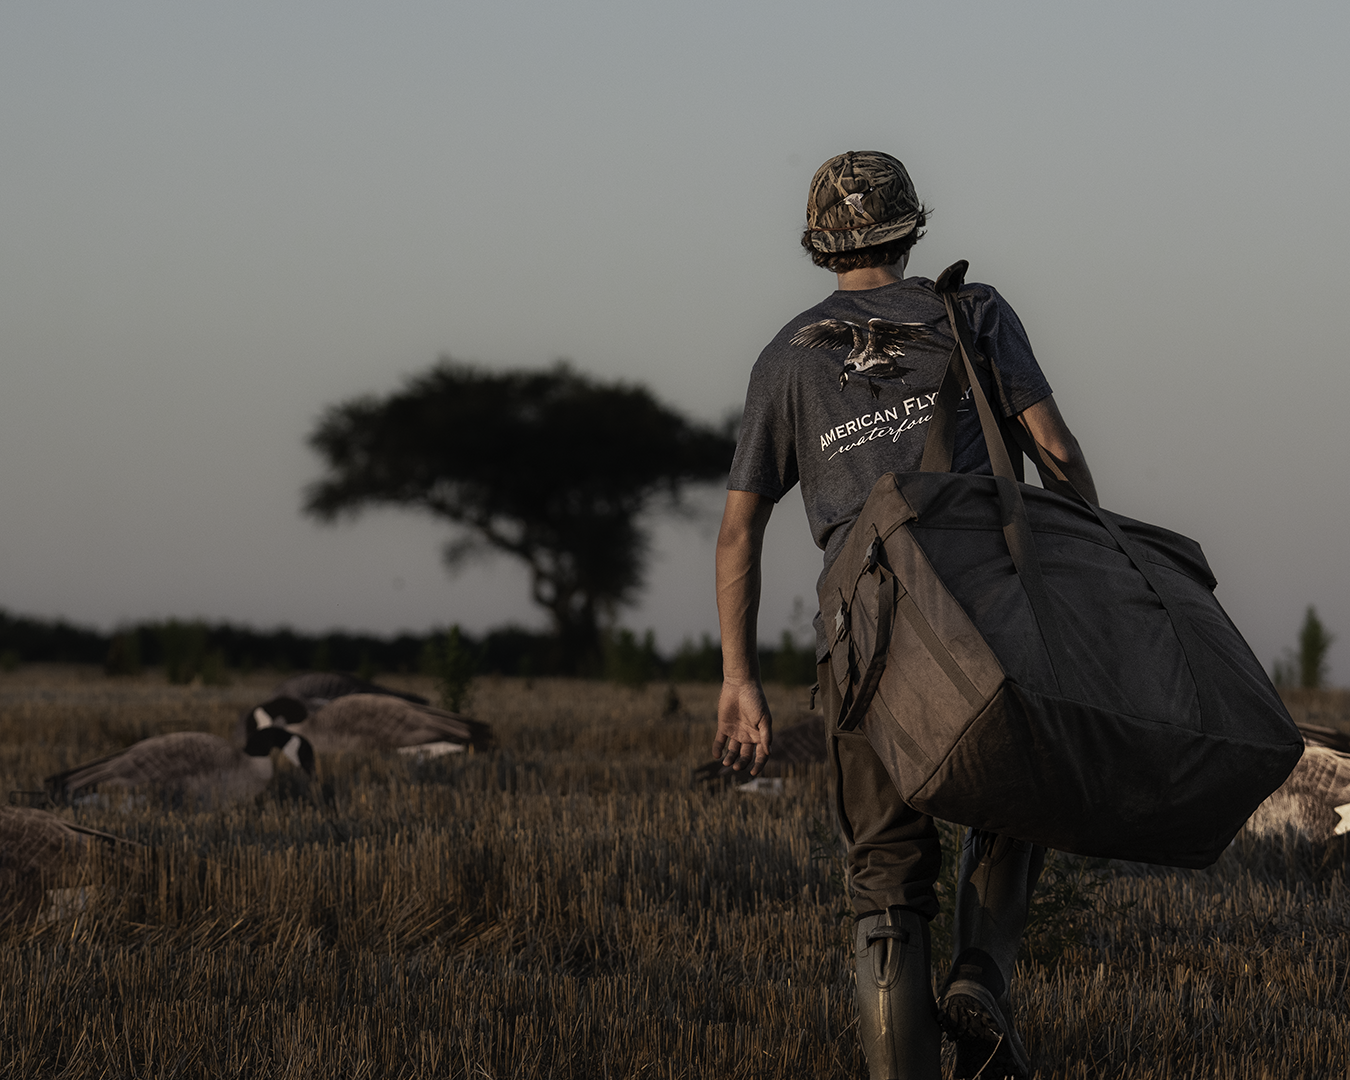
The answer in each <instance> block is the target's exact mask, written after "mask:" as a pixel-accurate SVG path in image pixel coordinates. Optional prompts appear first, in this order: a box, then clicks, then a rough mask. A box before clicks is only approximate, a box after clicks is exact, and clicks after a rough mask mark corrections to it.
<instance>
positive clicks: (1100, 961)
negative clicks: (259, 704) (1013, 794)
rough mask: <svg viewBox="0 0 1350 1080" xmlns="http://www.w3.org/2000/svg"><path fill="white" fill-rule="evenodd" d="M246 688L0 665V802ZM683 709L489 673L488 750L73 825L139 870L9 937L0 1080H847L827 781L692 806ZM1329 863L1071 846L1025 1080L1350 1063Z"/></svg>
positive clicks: (1046, 907) (1347, 968) (231, 705)
mask: <svg viewBox="0 0 1350 1080" xmlns="http://www.w3.org/2000/svg"><path fill="white" fill-rule="evenodd" d="M408 685H409V686H410V687H411V688H419V687H418V684H417V683H416V682H415V681H410V682H409V683H408ZM268 686H269V680H267V679H265V678H260V679H256V680H252V681H249V682H245V683H236V684H235V685H234V686H231V687H227V688H189V687H168V686H165V685H164V684H163V683H161V682H156V681H155V680H153V679H150V678H146V679H142V680H139V681H135V682H126V681H118V682H115V683H114V682H108V681H105V680H103V679H101V678H96V677H93V676H92V675H90V674H88V673H85V672H80V671H60V670H46V671H43V670H37V669H21V670H20V671H19V672H16V673H13V674H9V675H4V676H0V783H3V784H4V785H5V787H6V789H8V788H24V789H28V788H33V787H36V786H38V781H39V780H40V779H41V777H42V776H44V775H46V774H47V773H49V772H52V771H55V770H57V769H59V768H62V767H65V766H67V765H70V764H73V763H75V762H76V761H78V760H82V759H84V758H87V757H90V756H94V755H97V754H101V753H106V752H109V751H111V750H114V749H116V748H118V747H119V746H122V745H125V744H126V743H127V742H129V741H131V740H133V739H136V738H140V737H143V736H145V735H149V734H155V733H158V732H160V731H163V730H171V729H174V728H194V729H200V730H210V731H215V732H218V733H220V734H226V735H228V734H229V733H230V732H231V731H232V730H233V725H234V721H235V716H236V713H237V711H238V709H239V708H241V707H242V706H244V705H246V704H250V703H253V702H255V701H257V700H258V699H260V698H261V697H262V696H263V694H264V693H265V692H266V690H267V688H268ZM420 688H422V689H425V687H420ZM679 693H680V697H681V699H682V703H683V708H682V709H681V710H680V711H679V712H678V713H676V714H675V715H673V716H667V715H663V712H664V709H665V705H666V696H667V692H666V688H665V687H664V686H662V687H652V688H649V689H648V690H646V691H644V692H635V691H631V690H626V689H621V688H617V687H613V686H608V685H601V684H594V683H571V682H562V681H549V680H537V681H535V682H534V683H533V685H528V684H525V683H523V682H521V681H518V680H501V681H482V682H480V683H479V684H478V685H477V686H476V687H475V707H476V711H477V712H478V713H479V715H481V716H482V717H483V718H485V719H490V720H491V721H492V722H493V723H494V726H495V728H496V732H497V736H498V739H499V743H500V749H498V750H495V751H493V752H490V753H486V754H477V755H470V756H466V757H462V758H458V759H456V758H449V759H447V758H441V759H437V760H436V761H431V762H424V763H421V764H418V763H411V762H408V761H406V760H404V759H397V758H391V759H383V758H379V759H374V760H365V761H360V760H354V759H336V760H330V761H325V762H322V763H321V776H320V778H319V782H318V783H317V785H315V787H316V790H315V791H314V792H311V793H306V791H305V790H304V785H303V784H302V783H301V781H300V778H299V777H296V776H295V775H294V774H287V775H284V776H282V777H280V778H279V780H278V782H277V783H276V784H275V785H274V791H273V792H272V793H271V794H270V795H269V796H266V797H264V798H263V799H261V800H260V801H259V802H258V803H257V804H256V805H255V804H249V805H247V806H244V807H241V808H238V809H236V810H234V811H231V812H220V813H213V814H187V813H179V814H165V813H159V812H151V811H148V810H142V811H136V812H133V813H131V814H130V815H126V816H124V815H119V814H116V813H113V812H110V811H106V810H105V811H97V812H94V811H84V812H81V813H80V815H79V820H81V821H82V822H84V823H86V824H90V825H95V826H97V827H100V828H104V829H107V830H108V831H111V832H116V833H119V834H121V835H124V836H129V837H132V838H134V839H137V840H140V841H143V842H145V843H147V844H151V845H154V849H153V850H152V851H149V852H147V853H146V854H144V855H143V856H142V857H140V858H139V859H136V860H133V861H132V862H131V863H130V864H124V863H115V862H113V861H112V860H111V859H108V858H105V859H102V860H98V861H96V863H95V864H94V865H91V866H89V867H87V868H86V869H85V870H84V871H83V877H80V878H75V879H72V880H70V881H67V882H63V883H62V884H65V885H81V884H83V885H89V886H93V891H92V892H90V893H87V894H86V896H87V900H86V902H85V903H84V906H83V909H82V910H80V911H78V912H73V911H71V912H62V911H60V910H59V909H48V911H47V912H46V913H45V914H44V915H43V916H41V917H39V918H38V919H35V920H32V921H30V922H28V923H26V924H23V925H11V926H9V927H7V928H3V929H0V1077H11V1076H12V1077H33V1076H52V1077H170V1076H182V1077H197V1076H244V1075H247V1076H250V1077H252V1076H259V1077H266V1076H277V1077H283V1076H284V1077H290V1076H342V1077H436V1076H456V1077H460V1076H462V1077H484V1078H487V1077H491V1078H497V1077H501V1078H505V1077H557V1078H565V1077H577V1078H582V1077H585V1078H588V1080H589V1078H598V1077H639V1076H640V1077H652V1078H657V1077H706V1076H721V1077H726V1078H734V1077H780V1076H781V1077H815V1076H822V1077H825V1076H828V1077H855V1076H863V1075H865V1069H864V1066H863V1063H862V1060H861V1056H860V1054H859V1052H858V1049H857V1045H856V1039H855V1037H854V1034H853V1031H852V1023H853V1019H852V1007H851V995H852V983H851V955H850V944H849V939H850V930H851V927H850V923H849V920H848V919H847V917H846V916H845V904H844V902H843V898H842V895H841V894H840V891H839V880H838V878H839V870H840V863H839V858H838V854H837V851H836V849H835V847H834V845H833V843H832V842H831V841H830V839H829V835H830V829H829V824H828V811H827V801H826V779H825V776H824V773H823V770H816V771H813V772H811V773H809V774H807V775H804V776H802V777H800V778H797V782H796V783H795V784H789V785H788V790H787V791H786V792H785V793H784V794H782V795H780V796H775V797H757V796H752V795H737V794H734V793H731V792H726V791H716V792H702V791H692V790H690V788H689V786H688V772H689V768H690V766H692V765H694V764H696V763H697V762H699V761H701V760H703V759H705V758H706V756H707V748H708V744H709V742H710V740H711V736H712V730H713V723H712V712H713V707H714V702H715V694H716V688H714V687H708V686H692V685H691V686H681V687H680V688H679ZM803 697H804V694H803V693H802V692H800V691H793V692H786V691H784V692H779V693H778V694H777V698H778V701H776V702H775V704H776V705H778V707H779V708H780V709H781V710H782V711H783V714H784V715H788V714H790V713H791V711H792V710H793V708H794V707H796V705H797V704H799V703H800V700H801V699H802V698H803ZM313 794H317V795H318V796H319V798H318V799H314V798H312V797H311V795H313ZM1345 861H1346V848H1345V846H1344V845H1343V844H1342V845H1337V846H1336V847H1335V848H1334V849H1332V850H1328V851H1314V850H1311V849H1309V848H1307V847H1305V846H1300V845H1298V844H1293V843H1289V844H1284V843H1271V842H1266V843H1259V842H1256V841H1253V840H1249V839H1246V838H1242V839H1240V841H1239V842H1238V844H1236V845H1235V847H1234V849H1233V850H1231V851H1230V852H1229V853H1228V854H1226V855H1225V856H1224V858H1223V859H1222V860H1220V862H1219V864H1218V865H1217V866H1215V867H1214V868H1212V869H1211V870H1209V871H1204V872H1183V871H1168V872H1156V871H1147V870H1144V869H1142V868H1138V867H1128V866H1112V867H1110V868H1101V869H1098V868H1093V867H1090V866H1085V865H1084V864H1082V863H1080V862H1079V861H1077V860H1067V859H1065V860H1061V861H1060V862H1059V863H1058V864H1057V867H1056V872H1055V874H1053V875H1052V876H1051V878H1050V880H1049V885H1050V886H1051V887H1050V888H1049V889H1048V891H1047V893H1046V895H1047V896H1048V897H1049V899H1048V900H1047V901H1046V902H1045V903H1043V904H1042V909H1043V910H1042V912H1041V914H1042V919H1041V922H1040V923H1039V925H1038V927H1037V929H1036V930H1035V931H1034V932H1033V934H1032V939H1031V942H1030V945H1031V946H1032V955H1033V957H1035V959H1034V960H1033V962H1031V963H1028V964H1026V965H1024V970H1023V972H1022V978H1021V990H1020V997H1019V1004H1020V1015H1021V1016H1022V1018H1023V1019H1022V1025H1023V1033H1024V1035H1025V1037H1026V1041H1027V1043H1028V1045H1029V1046H1031V1047H1032V1048H1033V1053H1034V1054H1035V1055H1036V1057H1037V1059H1038V1062H1039V1064H1040V1074H1041V1075H1042V1076H1045V1077H1052V1076H1053V1077H1108V1076H1109V1077H1141V1078H1142V1077H1158V1078H1162V1077H1178V1078H1180V1077H1192V1076H1195V1077H1235V1078H1245V1077H1253V1078H1254V1077H1266V1076H1269V1077H1318V1078H1323V1077H1329V1076H1343V1075H1346V1070H1347V1049H1348V1048H1350V1020H1348V1019H1347V1016H1346V1010H1345V1004H1344V989H1345V983H1346V979H1347V974H1350V936H1348V935H1347V929H1350V927H1348V926H1347V923H1350V902H1348V899H1350V898H1348V897H1347V892H1346V881H1345ZM68 906H71V905H68ZM1050 909H1053V911H1052V910H1050ZM937 930H938V935H939V936H941V935H942V934H943V932H944V930H945V926H944V924H942V923H939V925H938V927H937Z"/></svg>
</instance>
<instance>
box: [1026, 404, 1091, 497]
mask: <svg viewBox="0 0 1350 1080" xmlns="http://www.w3.org/2000/svg"><path fill="white" fill-rule="evenodd" d="M1019 419H1020V420H1021V421H1022V424H1023V426H1024V427H1025V428H1026V429H1027V431H1028V432H1029V433H1030V435H1031V437H1032V438H1033V439H1034V440H1035V441H1036V442H1037V443H1038V444H1039V445H1040V447H1041V449H1042V450H1044V451H1046V453H1048V454H1049V455H1050V456H1051V457H1052V458H1053V459H1054V460H1055V464H1056V465H1058V466H1059V469H1060V471H1061V472H1062V473H1063V474H1064V475H1065V476H1066V477H1068V479H1069V482H1070V483H1071V484H1072V485H1073V487H1074V488H1075V489H1076V490H1077V492H1078V494H1079V495H1081V496H1083V498H1085V499H1087V501H1088V502H1090V503H1093V504H1094V505H1100V504H1099V503H1098V502H1097V485H1096V484H1095V483H1094V482H1093V480H1092V473H1091V471H1090V470H1089V469H1088V464H1087V459H1086V458H1084V457H1083V449H1082V447H1080V446H1079V445H1078V440H1077V439H1075V438H1074V435H1073V432H1072V431H1070V430H1069V425H1068V424H1066V423H1065V422H1064V417H1063V416H1062V415H1060V411H1059V406H1058V405H1056V404H1055V399H1054V397H1053V396H1051V397H1047V398H1043V399H1042V400H1040V401H1038V402H1036V404H1035V405H1033V406H1031V408H1029V409H1027V410H1026V411H1025V412H1023V413H1022V414H1021V416H1020V417H1019ZM1036 468H1037V470H1038V471H1039V472H1040V474H1041V483H1042V484H1044V485H1045V487H1046V488H1048V489H1049V490H1051V491H1058V492H1059V493H1060V494H1061V495H1068V494H1070V492H1068V491H1065V490H1063V488H1064V485H1063V484H1061V483H1060V482H1059V481H1058V480H1056V479H1055V477H1054V476H1053V475H1052V474H1051V473H1050V472H1049V471H1048V470H1047V469H1046V468H1045V466H1044V465H1043V464H1042V463H1041V462H1039V461H1038V462H1036Z"/></svg>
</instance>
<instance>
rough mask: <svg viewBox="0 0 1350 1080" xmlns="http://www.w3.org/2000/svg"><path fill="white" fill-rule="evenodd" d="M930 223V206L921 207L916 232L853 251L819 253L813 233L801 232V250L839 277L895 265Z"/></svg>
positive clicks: (817, 263) (808, 231) (814, 261)
mask: <svg viewBox="0 0 1350 1080" xmlns="http://www.w3.org/2000/svg"><path fill="white" fill-rule="evenodd" d="M927 224H928V209H927V207H920V208H919V220H918V222H917V223H916V224H915V226H914V231H913V232H912V233H910V234H909V235H908V236H902V237H900V238H899V239H898V240H887V241H886V242H885V243H884V244H873V245H872V246H871V247H863V248H855V249H854V250H853V251H818V250H817V249H816V248H815V247H813V246H812V245H811V230H810V229H807V230H806V231H804V232H803V233H802V247H804V248H806V250H807V252H808V253H809V254H810V256H811V261H812V262H813V263H815V264H816V265H817V266H822V267H824V268H825V269H826V270H833V271H834V272H835V273H836V274H845V273H848V271H850V270H864V269H866V268H867V267H869V266H894V265H895V264H896V263H898V262H899V261H900V260H901V259H902V258H904V256H905V252H907V251H908V250H909V249H910V248H912V247H913V246H914V245H915V243H917V242H918V239H919V237H921V236H922V235H923V233H922V232H920V231H919V230H920V229H922V228H923V227H924V226H925V225H927Z"/></svg>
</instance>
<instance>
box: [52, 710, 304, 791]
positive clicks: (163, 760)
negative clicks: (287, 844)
mask: <svg viewBox="0 0 1350 1080" xmlns="http://www.w3.org/2000/svg"><path fill="white" fill-rule="evenodd" d="M274 749H277V750H281V751H282V752H283V753H285V754H286V756H287V757H288V758H290V759H291V761H292V762H294V763H295V764H296V765H298V766H300V767H302V768H303V769H304V770H305V771H306V772H313V769H314V753H313V750H312V749H311V748H310V747H309V745H308V744H307V743H306V742H305V740H304V738H303V737H301V736H297V735H296V734H295V733H293V732H290V731H287V730H285V729H284V728H277V729H274V730H273V729H268V730H262V731H255V732H253V733H251V734H250V735H249V737H248V744H247V746H246V747H245V749H244V750H236V749H234V747H232V746H231V745H230V744H229V743H228V742H226V741H225V740H224V739H222V738H220V737H219V736H216V735H211V734H208V733H207V732H203V731H176V732H171V733H170V734H167V735H156V736H153V737H152V738H149V739H142V740H141V741H140V742H138V743H134V744H133V745H131V746H129V747H127V748H126V749H125V750H121V751H118V752H117V753H116V754H109V755H108V756H107V757H104V758H99V759H98V760H96V761H89V762H85V763H84V764H83V765H77V766H76V767H75V768H73V769H67V770H66V771H65V772H60V773H55V774H53V775H52V776H49V777H47V779H46V780H44V781H43V785H44V786H45V787H46V789H47V791H48V793H49V794H50V795H51V796H52V798H53V799H56V800H62V801H64V800H68V799H70V798H72V797H74V796H76V795H77V794H79V793H80V792H82V791H88V790H90V789H92V788H97V787H100V786H109V787H122V788H131V787H142V788H147V789H151V790H154V791H156V792H158V793H159V794H160V795H162V796H168V797H171V798H174V799H185V798H186V799H193V800H195V801H198V802H204V803H217V804H223V803H227V802H235V801H238V800H241V799H248V798H252V797H253V796H255V795H258V794H261V793H262V791H263V790H264V789H265V788H266V787H267V784H268V783H269V781H271V779H272V760H271V757H270V753H271V751H272V750H274Z"/></svg>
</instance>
